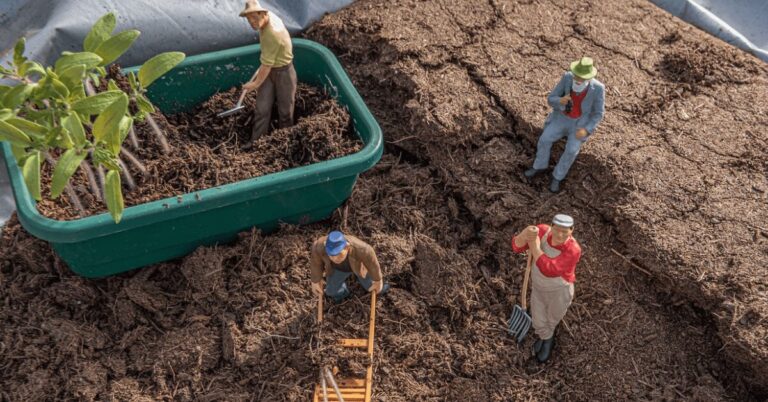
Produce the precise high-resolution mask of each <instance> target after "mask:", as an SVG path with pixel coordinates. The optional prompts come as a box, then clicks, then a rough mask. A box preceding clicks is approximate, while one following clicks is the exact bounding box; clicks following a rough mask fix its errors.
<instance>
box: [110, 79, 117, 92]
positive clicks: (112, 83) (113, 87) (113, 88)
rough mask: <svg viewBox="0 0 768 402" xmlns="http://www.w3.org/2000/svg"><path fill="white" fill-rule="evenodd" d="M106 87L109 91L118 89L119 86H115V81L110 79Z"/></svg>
mask: <svg viewBox="0 0 768 402" xmlns="http://www.w3.org/2000/svg"><path fill="white" fill-rule="evenodd" d="M107 89H109V90H110V91H119V90H120V87H119V86H117V83H116V82H115V80H113V79H110V80H109V81H107Z"/></svg>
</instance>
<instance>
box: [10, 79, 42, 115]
mask: <svg viewBox="0 0 768 402" xmlns="http://www.w3.org/2000/svg"><path fill="white" fill-rule="evenodd" d="M36 86H37V85H35V84H19V85H16V86H15V87H13V89H11V90H10V91H8V93H7V94H5V96H4V97H3V105H4V106H5V107H8V108H11V109H15V108H17V107H19V105H21V104H22V103H24V101H26V100H27V99H29V96H30V95H31V94H32V91H33V90H34V89H35V87H36Z"/></svg>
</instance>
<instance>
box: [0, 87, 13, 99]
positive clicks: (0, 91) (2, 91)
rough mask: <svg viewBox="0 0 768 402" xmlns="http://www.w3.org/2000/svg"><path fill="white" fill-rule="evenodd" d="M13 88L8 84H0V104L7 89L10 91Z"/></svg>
mask: <svg viewBox="0 0 768 402" xmlns="http://www.w3.org/2000/svg"><path fill="white" fill-rule="evenodd" d="M13 88H14V87H10V86H8V85H0V104H2V102H3V98H4V97H5V94H7V93H8V91H10V90H11V89H13Z"/></svg>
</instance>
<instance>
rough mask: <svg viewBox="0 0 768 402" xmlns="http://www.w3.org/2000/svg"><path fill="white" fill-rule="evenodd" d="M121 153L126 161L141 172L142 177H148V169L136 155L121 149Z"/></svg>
mask: <svg viewBox="0 0 768 402" xmlns="http://www.w3.org/2000/svg"><path fill="white" fill-rule="evenodd" d="M120 153H121V154H123V156H124V157H125V159H127V160H128V162H130V163H131V164H132V165H133V166H134V167H135V168H136V169H137V170H138V171H139V172H141V174H142V176H147V175H148V174H149V172H148V171H147V167H146V166H144V164H143V163H141V161H140V160H139V158H137V157H136V155H134V154H132V153H131V152H130V151H128V150H127V149H125V148H120Z"/></svg>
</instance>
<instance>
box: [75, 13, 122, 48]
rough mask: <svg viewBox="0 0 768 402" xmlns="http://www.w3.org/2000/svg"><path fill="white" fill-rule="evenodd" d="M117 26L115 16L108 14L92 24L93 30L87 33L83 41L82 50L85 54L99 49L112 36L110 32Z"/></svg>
mask: <svg viewBox="0 0 768 402" xmlns="http://www.w3.org/2000/svg"><path fill="white" fill-rule="evenodd" d="M116 25H117V18H115V14H113V13H108V14H105V15H103V16H102V17H101V18H99V20H98V21H96V23H95V24H93V28H91V31H90V32H88V35H87V36H86V37H85V40H84V41H83V49H84V50H85V51H87V52H93V51H95V50H96V48H98V47H99V45H101V44H102V43H104V41H105V40H107V39H109V37H110V36H111V35H112V31H114V30H115V26H116Z"/></svg>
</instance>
